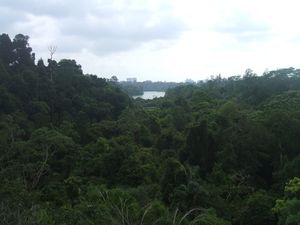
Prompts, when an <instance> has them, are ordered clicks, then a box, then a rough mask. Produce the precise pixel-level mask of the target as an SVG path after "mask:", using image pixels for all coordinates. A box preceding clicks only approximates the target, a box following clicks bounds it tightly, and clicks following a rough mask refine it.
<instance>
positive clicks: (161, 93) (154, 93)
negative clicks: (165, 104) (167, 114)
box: [132, 91, 165, 99]
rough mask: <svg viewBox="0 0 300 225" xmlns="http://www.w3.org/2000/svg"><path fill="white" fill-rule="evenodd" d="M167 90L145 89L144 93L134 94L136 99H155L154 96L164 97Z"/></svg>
mask: <svg viewBox="0 0 300 225" xmlns="http://www.w3.org/2000/svg"><path fill="white" fill-rule="evenodd" d="M164 96H165V92H164V91H144V94H143V95H135V96H132V97H133V98H134V99H135V98H142V99H154V98H160V97H164Z"/></svg>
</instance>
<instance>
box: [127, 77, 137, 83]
mask: <svg viewBox="0 0 300 225" xmlns="http://www.w3.org/2000/svg"><path fill="white" fill-rule="evenodd" d="M126 81H127V82H130V83H135V82H137V79H136V78H135V77H129V78H126Z"/></svg>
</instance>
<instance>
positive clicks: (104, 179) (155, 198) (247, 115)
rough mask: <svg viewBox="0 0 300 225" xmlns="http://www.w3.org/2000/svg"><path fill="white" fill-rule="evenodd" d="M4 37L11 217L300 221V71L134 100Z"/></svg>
mask: <svg viewBox="0 0 300 225" xmlns="http://www.w3.org/2000/svg"><path fill="white" fill-rule="evenodd" d="M28 41H29V37H28V36H25V35H22V34H18V35H16V36H15V38H14V39H13V40H11V39H10V37H9V36H8V35H7V34H2V35H1V36H0V179H1V183H0V221H1V224H3V225H8V224H28V225H31V224H39V225H40V224H43V225H48V224H49V225H54V224H55V225H56V224H65V225H75V224H78V225H82V224H84V225H87V224H90V225H94V224H95V225H96V224H112V225H113V224H115V225H121V224H122V225H133V224H140V225H142V224H144V225H148V224H149V225H150V224H160V225H167V224H170V225H171V224H172V225H180V224H199V225H211V224H216V225H230V224H232V225H252V224H253V225H268V224H269V225H273V224H274V225H275V224H279V225H296V224H300V210H299V209H300V178H299V177H300V138H299V137H300V70H298V69H294V68H286V69H279V70H276V71H270V72H266V73H264V74H263V75H262V76H257V75H256V74H254V73H253V72H252V71H251V70H247V71H246V72H245V74H244V75H243V76H241V77H238V76H234V77H229V78H221V77H220V76H217V77H215V78H213V79H211V80H208V81H207V82H200V83H198V84H195V85H185V86H178V87H175V88H172V89H168V90H167V93H166V96H165V97H164V98H157V99H154V100H142V99H137V100H133V99H131V98H129V96H128V95H127V94H126V93H125V92H123V91H121V89H120V88H119V87H118V86H117V85H116V84H115V82H108V81H107V80H105V79H102V78H98V77H97V76H95V75H84V74H83V72H82V69H81V66H80V65H78V64H77V63H76V61H75V60H69V59H63V60H60V61H59V62H57V61H55V60H54V59H48V63H47V65H46V64H45V63H44V61H43V60H42V59H40V60H38V61H37V62H36V60H35V55H34V53H33V52H32V49H31V47H30V45H29V42H28Z"/></svg>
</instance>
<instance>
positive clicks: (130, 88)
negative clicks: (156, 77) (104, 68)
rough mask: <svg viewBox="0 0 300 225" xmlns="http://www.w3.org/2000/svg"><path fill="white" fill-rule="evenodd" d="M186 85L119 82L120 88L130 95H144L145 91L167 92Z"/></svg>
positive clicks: (158, 82) (157, 82)
mask: <svg viewBox="0 0 300 225" xmlns="http://www.w3.org/2000/svg"><path fill="white" fill-rule="evenodd" d="M184 84H186V83H182V82H181V83H176V82H161V81H156V82H152V81H143V82H126V81H121V82H119V85H120V87H121V88H122V89H123V90H124V91H125V92H126V93H127V94H128V95H131V96H132V95H142V94H143V92H144V91H167V90H168V89H170V88H174V87H177V86H180V85H184Z"/></svg>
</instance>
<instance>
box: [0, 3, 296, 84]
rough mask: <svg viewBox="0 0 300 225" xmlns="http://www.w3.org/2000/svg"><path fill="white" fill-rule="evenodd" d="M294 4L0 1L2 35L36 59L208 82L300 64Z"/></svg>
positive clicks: (122, 76)
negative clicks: (20, 40)
mask: <svg viewBox="0 0 300 225" xmlns="http://www.w3.org/2000/svg"><path fill="white" fill-rule="evenodd" d="M298 10H299V2H298V1H296V0H284V1H283V0H272V1H271V0H264V1H259V0H245V1H240V0H228V1H223V0H212V1H209V2H208V1H199V0H187V1H181V0H143V1H141V0H90V1H76V3H75V4H74V1H73V0H72V1H71V0H62V1H56V0H42V1H36V0H27V1H21V0H15V1H11V0H1V2H0V13H1V18H2V19H1V21H0V27H1V33H8V34H9V35H10V37H11V38H12V39H13V37H14V35H16V34H18V33H22V34H25V35H29V36H30V40H29V43H30V45H31V47H32V48H33V51H34V52H35V53H36V58H37V59H39V58H43V59H44V61H45V62H46V61H47V58H49V57H50V54H49V51H48V47H49V46H57V49H56V52H55V54H54V55H53V58H54V59H55V60H60V59H63V58H68V59H75V60H76V61H77V63H78V64H80V65H81V66H82V69H83V71H84V73H88V74H96V75H98V76H99V77H105V78H110V77H111V76H112V75H115V76H117V77H118V78H119V80H126V78H127V77H130V76H133V77H136V78H137V80H139V81H145V80H153V81H176V82H184V81H185V80H186V79H192V80H194V81H198V80H205V79H208V78H210V76H212V75H214V76H216V75H219V74H221V75H222V77H228V76H234V75H242V74H243V73H244V71H245V70H246V69H247V68H251V69H252V70H253V71H254V72H255V73H257V74H259V75H260V74H262V73H263V72H264V71H265V70H266V69H269V70H275V69H279V68H285V67H291V66H292V67H295V68H299V67H300V61H299V59H298V56H297V54H298V52H299V51H300V28H299V26H298V21H299V20H300V14H299V13H298Z"/></svg>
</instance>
